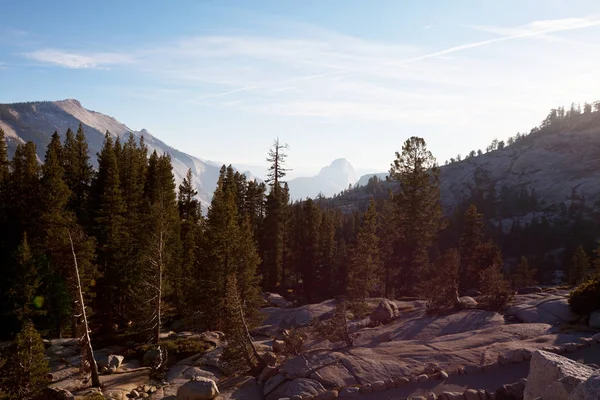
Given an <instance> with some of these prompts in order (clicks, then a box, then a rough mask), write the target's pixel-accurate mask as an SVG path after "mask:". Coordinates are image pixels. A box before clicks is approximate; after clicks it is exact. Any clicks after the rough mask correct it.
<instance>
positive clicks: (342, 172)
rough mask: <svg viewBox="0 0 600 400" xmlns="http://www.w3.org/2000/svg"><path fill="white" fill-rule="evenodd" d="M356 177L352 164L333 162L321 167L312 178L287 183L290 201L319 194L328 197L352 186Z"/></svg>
mask: <svg viewBox="0 0 600 400" xmlns="http://www.w3.org/2000/svg"><path fill="white" fill-rule="evenodd" d="M357 179H358V177H357V176H356V171H355V170H354V167H353V166H352V164H350V163H349V162H348V160H346V159H345V158H339V159H337V160H334V161H333V162H332V163H331V164H330V165H328V166H326V167H323V168H322V169H321V171H320V172H319V174H318V175H316V176H312V177H301V178H294V179H292V180H290V181H289V182H288V185H289V187H290V195H291V197H292V199H294V200H299V199H304V198H307V197H312V198H314V197H317V196H318V195H319V193H321V194H322V195H323V196H326V197H329V196H333V195H334V194H337V193H340V192H341V191H342V190H345V189H348V186H349V185H354V183H355V182H356V180H357Z"/></svg>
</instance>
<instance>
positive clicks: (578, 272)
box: [569, 246, 590, 284]
mask: <svg viewBox="0 0 600 400" xmlns="http://www.w3.org/2000/svg"><path fill="white" fill-rule="evenodd" d="M589 271H590V260H589V258H588V256H587V254H586V253H585V250H584V249H583V247H582V246H578V247H577V249H576V250H575V253H574V254H573V258H572V259H571V265H570V267H569V283H571V284H579V283H581V282H582V281H583V280H584V279H585V278H586V275H587V274H588V272H589Z"/></svg>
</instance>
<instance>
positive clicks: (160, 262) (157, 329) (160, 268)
mask: <svg viewBox="0 0 600 400" xmlns="http://www.w3.org/2000/svg"><path fill="white" fill-rule="evenodd" d="M159 235H160V236H159V242H158V293H157V295H156V327H155V328H154V343H156V344H158V343H159V342H160V325H161V318H160V307H161V303H160V302H161V297H162V274H163V259H162V256H163V232H162V231H161V232H160V234H159Z"/></svg>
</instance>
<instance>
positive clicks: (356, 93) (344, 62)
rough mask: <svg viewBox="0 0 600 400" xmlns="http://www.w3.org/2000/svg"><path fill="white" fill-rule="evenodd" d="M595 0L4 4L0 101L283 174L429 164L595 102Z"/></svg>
mask: <svg viewBox="0 0 600 400" xmlns="http://www.w3.org/2000/svg"><path fill="white" fill-rule="evenodd" d="M599 50H600V3H599V2H597V0H589V1H588V0H580V1H577V0H568V1H567V0H565V1H563V0H504V1H493V0H477V1H467V0H454V1H447V0H430V1H422V0H404V1H397V0H374V1H362V0H327V1H322V0H286V1H280V0H263V1H261V0H257V1H252V2H250V1H243V0H240V1H231V0H219V1H216V0H213V1H202V0H180V1H177V2H165V1H159V0H144V1H141V0H129V1H114V0H105V1H101V2H83V1H75V0H73V1H66V0H63V1H54V2H49V1H46V0H37V1H34V0H26V1H18V2H14V1H13V2H5V4H2V17H1V18H0V103H12V102H19V101H37V100H61V99H66V98H75V99H78V100H79V101H81V103H82V104H83V106H84V107H86V108H88V109H91V110H95V111H99V112H102V113H104V114H108V115H111V116H113V117H115V118H117V119H118V120H119V121H121V122H123V123H125V124H126V125H128V126H129V127H130V128H132V129H134V130H140V129H142V128H145V129H147V130H148V131H150V132H151V133H152V134H154V135H155V136H157V137H159V138H160V139H162V140H163V141H165V142H166V143H168V144H169V145H171V146H173V147H175V148H178V149H180V150H182V151H185V152H187V153H189V154H192V155H194V156H197V157H200V158H204V159H209V160H214V161H218V162H227V163H233V164H246V165H250V166H262V165H263V164H265V157H266V153H267V151H268V149H269V147H270V146H271V144H272V142H273V139H274V138H276V137H279V138H280V140H281V141H282V142H285V143H287V144H288V145H289V151H288V152H289V157H288V167H289V168H291V169H292V170H293V172H292V174H293V175H309V174H313V173H316V172H318V170H319V169H320V168H321V167H323V166H325V165H328V164H329V163H330V162H331V161H332V160H334V159H337V158H346V159H348V160H349V161H350V163H352V165H353V166H354V167H355V168H356V169H358V170H361V171H369V172H372V171H386V170H388V169H389V165H390V163H391V162H392V160H393V159H394V152H395V151H398V150H400V149H401V147H402V143H403V142H404V141H405V140H406V139H407V138H408V137H410V136H420V137H423V138H425V140H426V142H427V144H428V147H429V148H430V149H431V151H432V152H433V154H434V155H435V156H436V157H437V158H438V160H439V162H440V163H443V161H444V160H446V159H449V158H450V157H454V156H456V155H457V154H462V155H463V156H464V155H465V154H467V153H468V152H469V151H470V150H472V149H478V148H485V147H486V146H487V145H488V144H489V142H491V141H492V139H494V138H499V139H505V138H507V137H509V136H512V135H514V134H515V133H517V132H525V131H529V130H530V129H531V128H532V127H534V126H536V125H538V124H539V122H540V121H541V120H542V119H544V117H545V116H546V115H547V113H548V111H549V110H550V109H551V108H552V107H556V106H559V105H570V104H571V102H575V103H579V102H581V103H583V102H584V101H590V102H591V101H595V100H600V79H598V76H600V51H599Z"/></svg>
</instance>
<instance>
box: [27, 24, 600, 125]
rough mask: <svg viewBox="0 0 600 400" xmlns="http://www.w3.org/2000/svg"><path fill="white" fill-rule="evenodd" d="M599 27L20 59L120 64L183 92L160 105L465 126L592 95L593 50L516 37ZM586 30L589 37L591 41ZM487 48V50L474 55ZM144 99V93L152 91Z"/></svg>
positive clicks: (331, 38) (315, 38) (197, 43)
mask: <svg viewBox="0 0 600 400" xmlns="http://www.w3.org/2000/svg"><path fill="white" fill-rule="evenodd" d="M599 25H600V18H598V17H594V16H592V17H588V18H567V19H558V20H551V21H534V22H531V23H529V24H526V25H523V26H516V27H475V28H476V29H478V30H481V31H486V32H488V33H493V34H496V35H498V36H499V37H495V38H491V39H487V40H480V41H473V42H468V43H463V44H458V45H456V46H451V47H448V48H445V49H441V50H435V51H427V50H426V49H424V48H420V47H417V46H414V45H411V44H410V43H384V42H377V41H372V40H363V39H359V38H355V37H349V36H345V35H341V34H339V33H336V32H328V31H325V30H311V31H310V35H305V36H302V35H296V36H290V37H273V36H256V35H233V34H232V35H207V36H197V37H189V38H183V39H180V40H175V41H173V42H170V43H153V44H152V46H149V47H148V48H139V49H127V50H124V51H120V52H112V53H102V52H73V51H65V50H56V49H42V50H38V51H34V52H30V53H27V54H26V56H27V57H28V58H30V59H33V60H35V61H37V62H40V63H45V64H49V65H55V66H61V67H65V68H106V67H109V66H117V65H120V66H123V67H125V68H124V70H126V71H129V72H130V73H136V74H144V75H146V76H148V77H150V78H151V79H152V80H153V81H154V82H156V85H157V87H158V86H160V87H175V88H178V89H180V91H177V92H176V93H169V92H166V93H160V95H157V98H164V99H165V101H173V102H184V103H192V104H202V105H212V106H214V107H227V108H228V109H233V108H237V109H240V110H245V111H250V112H253V113H258V114H261V115H263V114H268V115H284V116H305V117H314V118H335V119H339V120H355V119H357V118H362V119H366V120H376V121H404V122H407V123H410V124H428V125H431V124H453V125H461V124H464V125H466V124H473V120H472V118H481V120H485V121H487V120H489V119H490V118H499V117H498V115H503V114H504V115H507V114H510V115H521V114H524V113H531V112H538V110H539V109H540V108H542V109H545V108H546V107H547V106H548V105H550V106H554V105H556V102H557V101H559V102H563V101H564V100H563V98H565V97H566V98H567V101H571V100H572V99H573V98H578V97H577V96H580V95H583V94H587V93H593V92H594V90H596V89H597V90H598V91H600V83H598V84H596V83H595V82H596V79H595V75H596V72H595V71H598V70H599V69H600V55H598V56H596V53H595V52H590V53H586V54H582V53H581V52H580V51H577V50H576V49H573V47H572V46H569V45H568V43H566V42H565V43H551V44H550V43H542V42H539V43H538V42H536V43H535V46H533V45H532V43H531V41H528V40H525V39H528V38H542V37H544V35H551V34H552V35H556V37H557V38H559V37H560V36H558V35H560V33H561V32H567V31H575V30H581V29H590V28H593V27H597V26H599ZM423 29H425V28H423ZM595 32H596V36H594V38H595V39H594V38H590V39H589V40H590V41H591V42H593V41H596V42H597V41H598V39H600V37H598V32H597V31H595ZM557 46H559V47H557ZM484 47H485V48H486V49H487V50H489V51H487V52H485V54H481V53H482V52H473V51H471V50H474V49H478V48H484ZM511 66H519V68H511ZM157 90H158V89H157ZM143 95H144V96H152V93H151V89H149V92H144V93H143ZM465 109H468V110H470V117H469V118H467V117H466V116H465V113H464V110H465ZM495 113H496V114H497V115H496V114H495Z"/></svg>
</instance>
